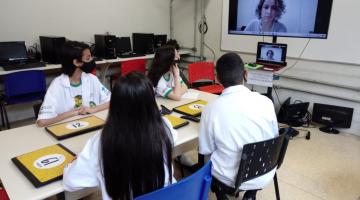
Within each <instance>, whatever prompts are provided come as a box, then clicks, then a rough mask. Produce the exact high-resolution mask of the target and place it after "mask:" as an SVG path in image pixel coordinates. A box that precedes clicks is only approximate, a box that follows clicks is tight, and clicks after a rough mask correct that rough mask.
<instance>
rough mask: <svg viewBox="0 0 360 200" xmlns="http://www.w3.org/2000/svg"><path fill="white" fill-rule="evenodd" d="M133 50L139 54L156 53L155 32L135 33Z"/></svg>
mask: <svg viewBox="0 0 360 200" xmlns="http://www.w3.org/2000/svg"><path fill="white" fill-rule="evenodd" d="M132 41H133V51H134V52H135V53H139V54H153V53H154V34H153V33H133V34H132Z"/></svg>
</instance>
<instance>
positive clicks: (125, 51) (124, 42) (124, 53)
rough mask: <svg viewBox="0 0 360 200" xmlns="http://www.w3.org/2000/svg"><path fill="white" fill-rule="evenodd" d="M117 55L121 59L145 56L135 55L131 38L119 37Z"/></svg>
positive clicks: (117, 39)
mask: <svg viewBox="0 0 360 200" xmlns="http://www.w3.org/2000/svg"><path fill="white" fill-rule="evenodd" d="M116 54H117V56H118V57H120V58H130V57H140V56H145V54H140V53H134V52H133V51H132V50H131V42H130V37H118V38H116Z"/></svg>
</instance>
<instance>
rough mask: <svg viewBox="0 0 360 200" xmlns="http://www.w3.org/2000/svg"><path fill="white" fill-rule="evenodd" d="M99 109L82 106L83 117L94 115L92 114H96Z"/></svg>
mask: <svg viewBox="0 0 360 200" xmlns="http://www.w3.org/2000/svg"><path fill="white" fill-rule="evenodd" d="M96 112H97V109H96V107H91V108H90V107H87V106H82V110H81V114H82V115H86V114H92V113H96Z"/></svg>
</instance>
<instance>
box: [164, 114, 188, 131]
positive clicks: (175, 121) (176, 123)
mask: <svg viewBox="0 0 360 200" xmlns="http://www.w3.org/2000/svg"><path fill="white" fill-rule="evenodd" d="M164 117H166V118H167V119H168V120H169V121H170V123H171V125H172V126H173V128H174V129H177V128H180V127H183V126H186V125H188V124H189V122H188V121H187V120H185V119H182V118H179V117H175V116H172V115H164Z"/></svg>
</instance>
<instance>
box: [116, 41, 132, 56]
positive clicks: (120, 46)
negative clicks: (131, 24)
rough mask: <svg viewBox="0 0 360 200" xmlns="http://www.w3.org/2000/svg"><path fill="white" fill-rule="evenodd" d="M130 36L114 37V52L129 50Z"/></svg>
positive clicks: (126, 51)
mask: <svg viewBox="0 0 360 200" xmlns="http://www.w3.org/2000/svg"><path fill="white" fill-rule="evenodd" d="M131 51H132V50H131V42H130V37H118V38H116V53H117V54H122V53H128V52H131Z"/></svg>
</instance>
